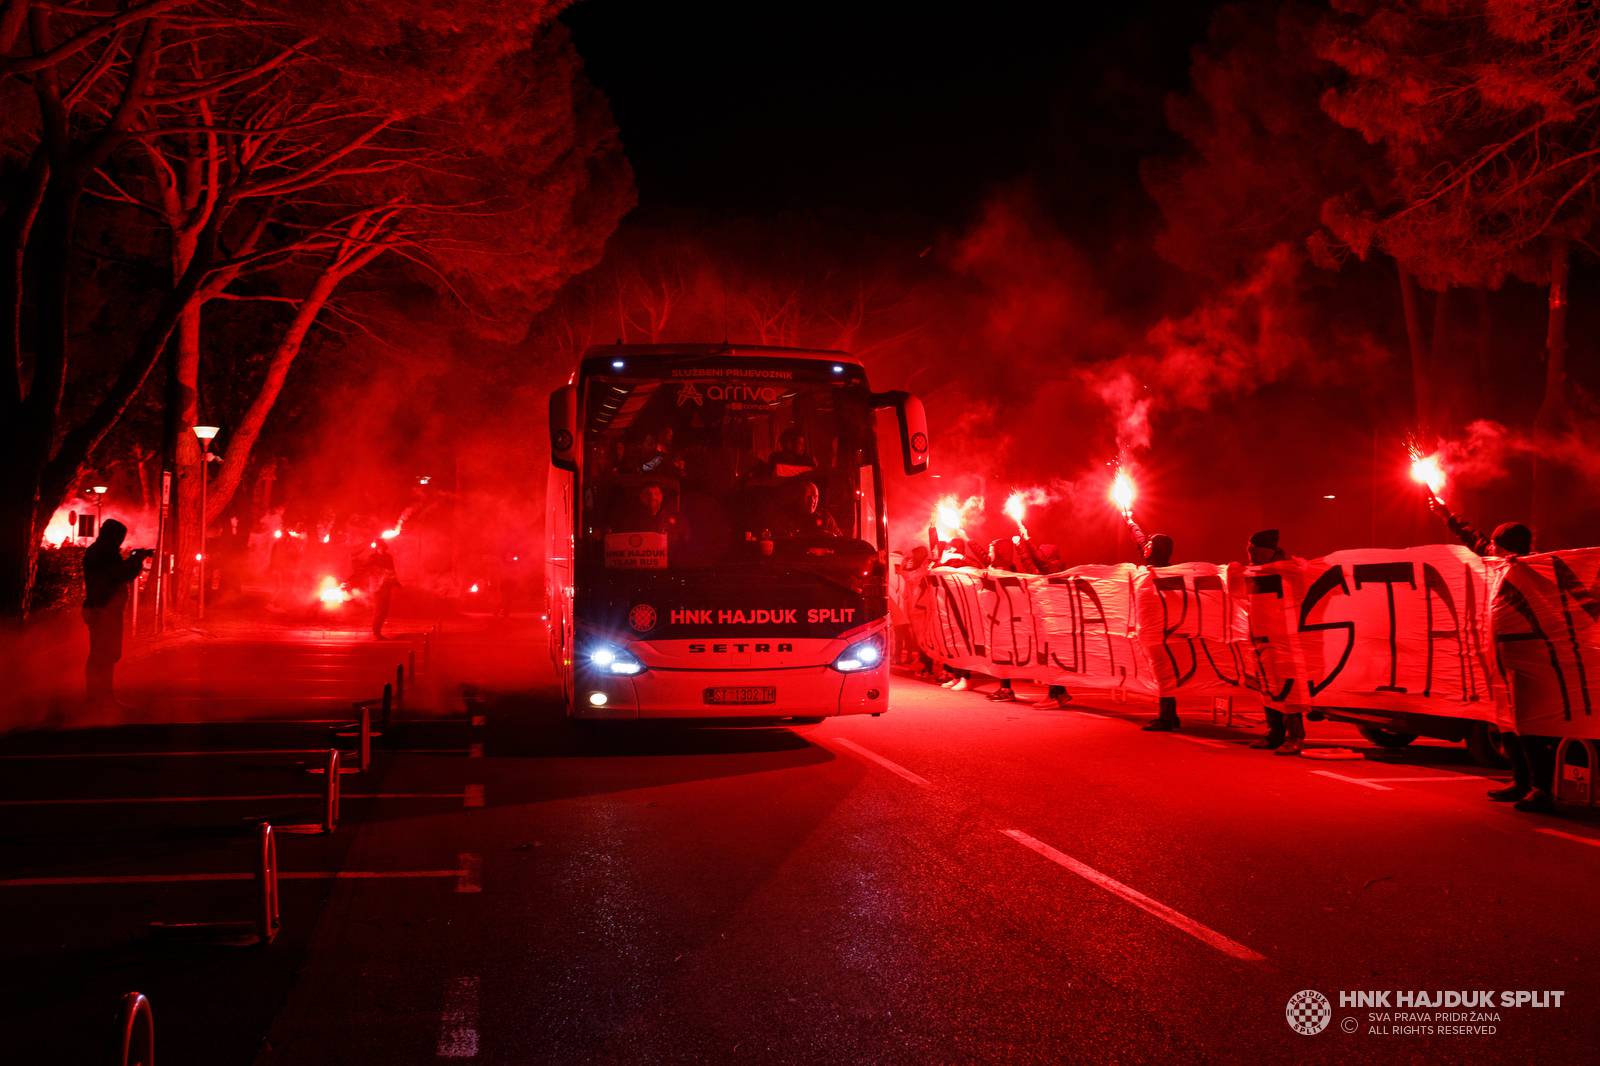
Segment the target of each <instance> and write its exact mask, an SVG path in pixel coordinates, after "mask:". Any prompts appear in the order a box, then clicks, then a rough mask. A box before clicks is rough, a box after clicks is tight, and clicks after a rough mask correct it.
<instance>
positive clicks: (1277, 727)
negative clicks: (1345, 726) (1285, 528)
mask: <svg viewBox="0 0 1600 1066" xmlns="http://www.w3.org/2000/svg"><path fill="white" fill-rule="evenodd" d="M1245 554H1246V556H1247V557H1248V559H1249V562H1250V565H1251V566H1267V565H1269V564H1271V563H1276V562H1282V561H1283V560H1285V559H1287V558H1289V553H1288V552H1286V551H1284V550H1283V547H1282V546H1281V545H1280V544H1279V536H1278V531H1277V530H1276V529H1262V530H1257V531H1256V532H1254V533H1252V534H1250V540H1249V542H1248V543H1247V544H1246V545H1245ZM1261 710H1262V711H1263V712H1264V713H1265V714H1266V716H1267V735H1266V736H1264V737H1262V738H1261V739H1260V740H1258V741H1256V742H1255V743H1254V744H1251V745H1250V746H1251V747H1252V748H1258V749H1261V750H1263V751H1271V752H1272V753H1273V754H1274V755H1299V754H1300V753H1301V752H1302V751H1304V750H1305V739H1306V719H1305V715H1304V714H1301V713H1298V712H1295V711H1282V710H1279V709H1278V708H1276V707H1273V706H1271V705H1270V704H1268V703H1266V702H1263V703H1262V704H1261Z"/></svg>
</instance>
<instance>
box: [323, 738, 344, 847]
mask: <svg viewBox="0 0 1600 1066" xmlns="http://www.w3.org/2000/svg"><path fill="white" fill-rule="evenodd" d="M327 774H328V780H327V781H325V782H323V797H322V831H323V832H324V833H332V832H333V831H334V830H335V829H338V828H339V777H340V774H339V749H338V748H329V749H328V770H327Z"/></svg>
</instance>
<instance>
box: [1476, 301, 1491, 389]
mask: <svg viewBox="0 0 1600 1066" xmlns="http://www.w3.org/2000/svg"><path fill="white" fill-rule="evenodd" d="M1472 291H1473V299H1474V302H1475V303H1476V304H1477V305H1478V328H1477V331H1476V335H1475V336H1474V337H1473V355H1474V356H1475V357H1476V360H1475V361H1476V365H1475V366H1474V369H1475V370H1476V371H1477V373H1476V374H1475V375H1474V379H1475V380H1474V384H1475V385H1476V386H1477V387H1476V389H1475V390H1474V391H1475V395H1474V396H1473V401H1474V402H1473V405H1472V406H1473V407H1474V409H1481V408H1482V406H1483V405H1484V404H1485V403H1487V402H1492V400H1493V394H1492V393H1491V391H1490V389H1491V387H1492V385H1493V382H1492V381H1491V379H1490V374H1491V372H1492V369H1493V366H1492V364H1493V361H1494V308H1493V307H1492V306H1491V305H1490V303H1489V290H1488V289H1474V290H1472Z"/></svg>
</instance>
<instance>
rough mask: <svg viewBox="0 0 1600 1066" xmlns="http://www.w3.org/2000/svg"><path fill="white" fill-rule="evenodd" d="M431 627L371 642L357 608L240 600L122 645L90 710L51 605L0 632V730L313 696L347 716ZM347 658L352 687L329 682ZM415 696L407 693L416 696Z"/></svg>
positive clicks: (232, 711) (262, 709)
mask: <svg viewBox="0 0 1600 1066" xmlns="http://www.w3.org/2000/svg"><path fill="white" fill-rule="evenodd" d="M457 621H458V620H457V619H451V622H452V624H456V622H457ZM436 624H437V619H436V618H434V617H427V618H423V617H410V616H406V615H398V616H395V617H393V618H391V619H390V621H389V623H388V625H387V627H386V633H387V634H392V635H393V638H394V639H390V640H381V641H380V640H377V639H375V638H373V636H372V634H371V632H370V630H369V627H368V620H367V617H366V614H365V612H350V613H349V615H348V616H345V615H341V614H332V613H327V612H324V613H321V614H318V613H315V612H307V611H297V612H284V611H276V610H273V609H271V608H270V607H269V606H268V605H266V604H264V603H261V602H250V601H244V602H239V603H236V604H233V605H228V606H223V607H220V608H214V609H212V610H209V611H208V612H207V615H206V618H205V619H204V621H200V622H192V623H190V624H188V625H185V626H182V627H175V628H170V629H168V630H167V631H166V632H165V633H163V634H161V635H160V636H154V635H150V636H141V637H138V638H131V639H129V640H127V641H126V642H125V646H124V649H123V658H122V661H121V663H120V664H119V665H118V670H117V684H118V697H119V698H118V700H117V701H115V702H112V703H109V704H99V705H91V704H87V703H86V702H85V701H84V699H83V664H84V660H85V658H86V657H87V654H88V636H87V632H86V630H85V628H84V626H83V623H82V620H81V619H80V618H79V617H78V613H77V612H76V611H75V610H68V609H62V610H59V611H53V612H50V614H49V615H46V616H41V617H38V618H36V619H34V620H33V621H32V622H31V623H30V624H29V625H28V626H27V627H25V628H23V629H21V630H12V631H10V632H8V633H5V634H0V663H3V668H0V670H3V672H0V677H3V679H4V681H3V683H4V684H5V686H6V688H7V695H6V697H5V698H4V700H0V734H4V733H7V732H12V731H17V730H30V729H76V728H88V727H96V726H106V725H119V724H133V723H153V722H163V721H193V720H218V719H227V718H237V717H252V716H266V717H271V716H273V715H274V714H276V713H278V712H279V710H280V709H287V708H290V707H294V706H299V707H301V709H302V710H304V709H306V708H308V707H310V706H311V705H312V704H313V703H321V704H325V705H326V706H327V707H328V708H330V709H334V708H337V709H338V712H339V713H341V714H342V713H346V712H348V710H349V703H350V701H351V700H353V699H366V698H375V697H377V696H378V695H379V694H380V693H381V691H382V687H383V684H384V683H385V680H386V676H387V677H391V678H392V676H393V669H394V667H395V666H396V665H397V664H403V663H404V662H406V661H407V657H408V655H410V654H411V653H412V652H413V651H414V650H416V649H417V647H418V642H419V641H420V639H421V637H422V636H423V634H425V633H427V632H430V631H431V630H432V629H433V628H434V626H435V625H436ZM350 659H354V660H358V661H359V662H360V663H361V664H362V665H361V667H360V668H359V669H358V670H357V671H356V676H358V677H359V679H360V681H359V692H357V691H355V690H354V686H355V685H356V682H354V681H352V682H351V683H349V684H346V685H338V684H329V683H328V682H329V681H331V680H332V678H331V677H330V676H329V675H328V673H327V671H328V670H329V668H330V667H332V666H334V665H335V662H336V661H340V660H350ZM347 665H353V664H347ZM423 695H424V694H423V693H412V698H413V702H418V703H420V697H421V696H423Z"/></svg>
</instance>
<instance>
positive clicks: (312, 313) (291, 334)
mask: <svg viewBox="0 0 1600 1066" xmlns="http://www.w3.org/2000/svg"><path fill="white" fill-rule="evenodd" d="M374 254H376V253H374ZM371 258H372V256H370V255H364V256H363V257H362V259H361V261H360V264H359V265H361V266H364V265H365V264H366V263H367V262H369V261H370V260H371ZM350 273H353V269H351V270H345V269H334V268H329V270H328V271H327V273H325V274H323V275H322V277H320V278H318V279H317V283H316V284H315V285H313V286H312V288H311V292H310V293H309V294H307V296H306V298H305V301H304V302H303V303H301V304H300V306H299V307H298V308H297V309H296V310H295V316H294V319H293V320H292V321H291V322H290V323H289V326H288V328H287V329H286V330H285V331H284V334H283V336H282V337H281V338H280V339H279V341H278V346H277V347H276V348H274V349H273V352H272V357H271V358H270V359H269V360H268V361H267V374H266V377H265V378H264V379H263V380H262V382H261V387H260V389H259V390H257V392H256V395H255V398H254V399H253V400H251V401H250V406H249V407H248V408H247V409H246V410H245V413H244V417H242V418H241V419H239V422H238V424H237V425H235V426H234V429H233V437H232V439H231V440H230V441H229V442H228V445H227V449H226V452H225V454H226V455H227V461H226V462H224V463H221V464H219V469H218V470H217V472H216V474H215V476H214V477H213V479H212V482H211V488H210V490H209V492H208V493H207V498H206V516H207V520H208V521H215V520H216V519H217V518H219V517H220V516H221V515H222V513H223V512H224V511H226V510H227V508H228V504H229V503H231V502H232V501H233V494H234V493H235V492H237V491H238V489H239V485H240V484H241V483H242V481H243V479H244V472H245V467H246V466H247V465H248V464H249V461H250V452H251V450H252V449H254V448H255V446H256V441H258V440H259V439H260V438H261V430H262V427H263V426H265V425H266V422H267V416H268V415H269V414H271V413H272V406H273V404H275V403H277V402H278V394H279V393H280V392H282V391H283V383H284V380H285V379H287V378H288V376H289V368H290V367H291V366H293V365H294V360H295V357H296V356H298V355H299V354H300V348H301V346H302V345H303V344H304V343H305V339H306V334H308V333H309V332H310V331H311V326H312V324H313V323H314V322H316V320H317V316H318V315H319V314H321V313H322V308H323V307H324V306H326V304H327V302H328V298H329V297H331V296H332V295H333V291H334V290H335V289H337V288H338V287H339V283H340V282H341V281H343V280H344V279H345V277H347V276H348V275H349V274H350Z"/></svg>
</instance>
